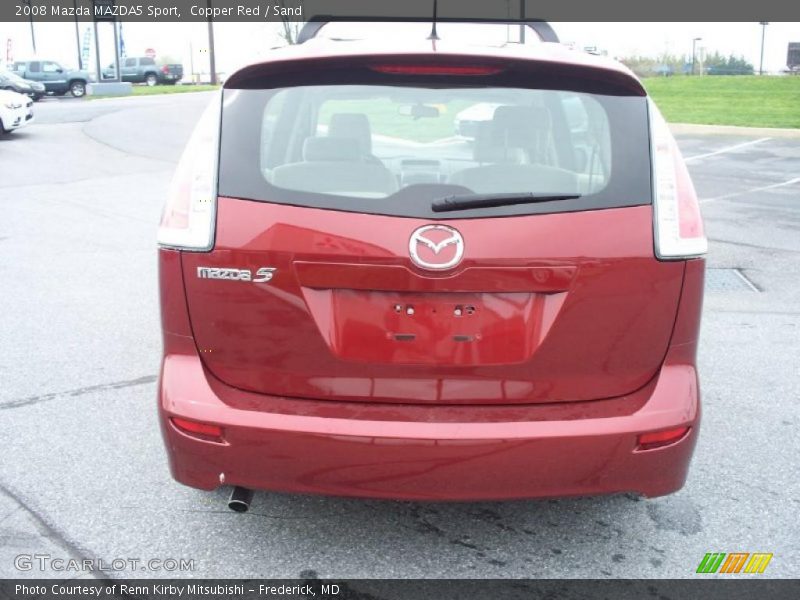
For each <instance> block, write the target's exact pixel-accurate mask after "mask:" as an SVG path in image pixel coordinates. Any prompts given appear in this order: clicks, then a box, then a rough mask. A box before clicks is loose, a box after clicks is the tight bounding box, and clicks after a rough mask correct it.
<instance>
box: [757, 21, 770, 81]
mask: <svg viewBox="0 0 800 600" xmlns="http://www.w3.org/2000/svg"><path fill="white" fill-rule="evenodd" d="M758 24H759V25H761V62H760V63H759V64H758V74H759V75H763V74H764V36H765V35H766V33H767V25H769V21H759V22H758Z"/></svg>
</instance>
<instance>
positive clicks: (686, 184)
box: [649, 102, 708, 260]
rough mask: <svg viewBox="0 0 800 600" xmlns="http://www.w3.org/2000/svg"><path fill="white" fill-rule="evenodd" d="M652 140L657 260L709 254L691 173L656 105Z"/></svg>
mask: <svg viewBox="0 0 800 600" xmlns="http://www.w3.org/2000/svg"><path fill="white" fill-rule="evenodd" d="M649 112H650V135H651V139H652V160H653V182H654V188H655V189H654V192H655V194H654V204H655V206H654V219H653V233H654V236H655V250H656V256H657V257H658V258H660V259H663V260H680V259H686V258H694V257H698V256H702V255H703V254H705V253H706V252H707V251H708V240H707V239H706V236H705V234H704V232H703V219H702V217H701V215H700V205H699V204H698V202H697V194H696V192H695V190H694V185H693V184H692V180H691V178H690V177H689V171H688V170H687V169H686V165H685V164H684V162H683V158H682V157H681V154H680V150H679V149H678V145H677V144H676V143H675V138H673V137H672V133H670V131H669V127H668V126H667V123H666V121H665V120H664V117H663V116H662V115H661V113H660V112H659V110H658V108H657V107H656V105H655V104H653V102H650V103H649Z"/></svg>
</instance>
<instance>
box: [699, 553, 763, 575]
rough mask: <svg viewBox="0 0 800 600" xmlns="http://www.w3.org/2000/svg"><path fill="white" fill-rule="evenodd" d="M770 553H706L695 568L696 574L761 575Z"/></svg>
mask: <svg viewBox="0 0 800 600" xmlns="http://www.w3.org/2000/svg"><path fill="white" fill-rule="evenodd" d="M771 560H772V553H769V554H768V553H766V552H753V553H750V552H731V553H729V554H725V553H724V552H708V553H706V555H705V556H704V557H703V560H701V561H700V564H699V565H698V566H697V573H724V574H727V575H730V574H734V573H763V572H764V570H765V569H766V568H767V565H768V564H769V561H771Z"/></svg>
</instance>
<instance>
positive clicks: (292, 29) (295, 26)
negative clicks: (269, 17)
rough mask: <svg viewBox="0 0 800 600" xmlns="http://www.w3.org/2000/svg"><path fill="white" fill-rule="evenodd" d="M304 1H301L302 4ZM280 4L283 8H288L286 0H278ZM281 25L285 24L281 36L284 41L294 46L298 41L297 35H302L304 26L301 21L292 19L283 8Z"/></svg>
mask: <svg viewBox="0 0 800 600" xmlns="http://www.w3.org/2000/svg"><path fill="white" fill-rule="evenodd" d="M302 4H303V3H302V2H300V5H302ZM278 6H280V7H281V8H282V9H284V8H286V2H285V0H278ZM281 25H282V26H283V28H282V30H281V33H280V36H281V39H282V40H283V41H285V42H286V43H287V44H288V45H290V46H292V45H294V44H296V43H297V36H298V35H300V29H302V27H303V23H302V22H301V21H290V20H289V17H287V16H286V11H285V10H281Z"/></svg>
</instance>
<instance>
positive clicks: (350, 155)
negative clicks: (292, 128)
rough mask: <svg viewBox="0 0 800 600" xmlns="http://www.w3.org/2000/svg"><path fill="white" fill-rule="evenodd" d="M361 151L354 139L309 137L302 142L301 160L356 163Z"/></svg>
mask: <svg viewBox="0 0 800 600" xmlns="http://www.w3.org/2000/svg"><path fill="white" fill-rule="evenodd" d="M360 159H361V151H360V149H359V146H358V140H356V139H355V138H331V137H309V138H306V140H305V142H303V160H305V161H309V162H319V161H353V162H355V161H358V160H360Z"/></svg>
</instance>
